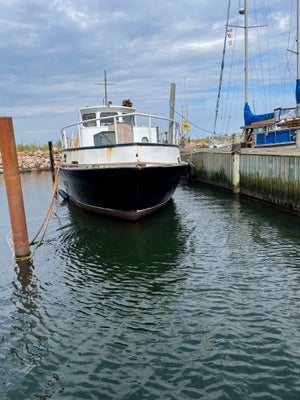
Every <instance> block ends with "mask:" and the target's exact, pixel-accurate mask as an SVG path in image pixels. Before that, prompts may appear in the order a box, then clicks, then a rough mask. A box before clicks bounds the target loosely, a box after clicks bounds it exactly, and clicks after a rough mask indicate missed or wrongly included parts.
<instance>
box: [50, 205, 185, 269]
mask: <svg viewBox="0 0 300 400" xmlns="http://www.w3.org/2000/svg"><path fill="white" fill-rule="evenodd" d="M68 219H69V224H68V225H67V226H65V227H62V229H61V231H60V232H59V233H58V234H59V238H58V240H59V241H60V243H61V248H60V250H59V251H60V255H61V256H62V257H64V258H66V259H67V260H68V263H71V264H72V265H74V264H75V265H78V267H102V268H108V269H109V270H110V271H111V272H112V271H113V269H114V270H115V272H117V271H120V270H122V272H123V273H125V274H134V271H135V270H137V271H142V270H143V271H148V272H149V271H152V272H157V271H163V270H165V269H169V268H172V266H176V265H178V263H179V259H180V256H181V254H182V251H183V248H184V245H185V240H184V239H185V238H184V234H183V233H182V232H183V230H182V228H181V223H180V218H179V216H178V214H177V212H176V207H175V204H174V202H173V201H171V202H169V204H167V206H166V207H164V208H163V209H162V210H159V211H158V212H157V213H156V214H153V215H150V216H148V217H147V218H145V219H143V220H140V221H138V222H128V221H122V220H119V219H114V218H108V217H102V216H99V215H94V214H92V213H89V212H86V211H83V210H80V209H78V208H77V207H73V206H72V205H70V206H69V215H68Z"/></svg>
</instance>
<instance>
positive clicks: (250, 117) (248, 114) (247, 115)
mask: <svg viewBox="0 0 300 400" xmlns="http://www.w3.org/2000/svg"><path fill="white" fill-rule="evenodd" d="M299 85H300V82H299ZM299 96H300V87H299ZM271 118H274V112H271V113H267V114H259V115H255V114H253V113H252V111H251V109H250V106H249V104H248V103H245V107H244V121H245V125H246V126H247V125H251V124H252V123H253V122H259V121H264V120H266V119H271Z"/></svg>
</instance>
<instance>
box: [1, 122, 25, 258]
mask: <svg viewBox="0 0 300 400" xmlns="http://www.w3.org/2000/svg"><path fill="white" fill-rule="evenodd" d="M0 151H1V154H2V164H3V170H4V179H5V185H6V193H7V200H8V208H9V214H10V222H11V228H12V235H13V243H14V249H15V260H16V261H20V260H25V259H30V258H31V257H32V254H31V252H30V248H29V242H28V234H27V225H26V218H25V209H24V202H23V194H22V187H21V180H20V174H19V167H18V158H17V151H16V143H15V136H14V129H13V123H12V118H11V117H0Z"/></svg>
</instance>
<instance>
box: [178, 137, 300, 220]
mask: <svg viewBox="0 0 300 400" xmlns="http://www.w3.org/2000/svg"><path fill="white" fill-rule="evenodd" d="M181 157H182V159H183V160H185V161H189V162H190V163H192V165H193V166H194V168H195V171H196V180H197V181H199V182H204V183H206V184H210V185H214V186H216V187H219V188H222V189H225V190H228V191H230V192H232V193H236V194H241V195H245V196H249V197H252V198H254V199H257V200H259V201H263V202H265V203H268V204H272V205H274V206H276V207H279V208H281V209H284V210H288V211H291V212H293V213H296V214H300V149H299V148H297V146H296V145H295V144H293V145H289V146H280V147H279V146H278V147H277V146H274V147H260V148H259V147H252V148H241V146H240V144H234V143H233V145H232V147H231V148H217V149H212V148H197V147H185V148H183V149H182V150H181Z"/></svg>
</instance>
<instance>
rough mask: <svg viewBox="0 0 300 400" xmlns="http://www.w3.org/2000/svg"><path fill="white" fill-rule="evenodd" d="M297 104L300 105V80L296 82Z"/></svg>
mask: <svg viewBox="0 0 300 400" xmlns="http://www.w3.org/2000/svg"><path fill="white" fill-rule="evenodd" d="M296 103H297V104H299V103H300V79H297V80H296Z"/></svg>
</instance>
